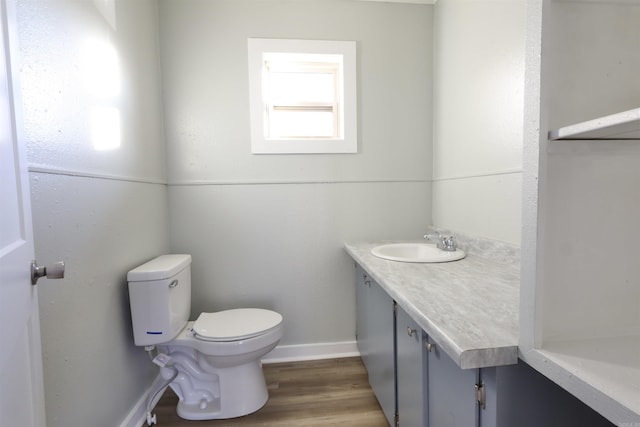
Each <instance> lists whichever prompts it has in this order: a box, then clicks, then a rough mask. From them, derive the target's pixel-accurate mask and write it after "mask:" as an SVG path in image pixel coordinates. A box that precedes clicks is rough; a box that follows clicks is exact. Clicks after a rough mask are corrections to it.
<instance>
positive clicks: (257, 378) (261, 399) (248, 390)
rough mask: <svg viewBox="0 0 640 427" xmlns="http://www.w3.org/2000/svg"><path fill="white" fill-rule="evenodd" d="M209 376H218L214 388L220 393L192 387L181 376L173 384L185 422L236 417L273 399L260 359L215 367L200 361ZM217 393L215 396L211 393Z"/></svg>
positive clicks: (257, 408) (178, 410) (179, 414)
mask: <svg viewBox="0 0 640 427" xmlns="http://www.w3.org/2000/svg"><path fill="white" fill-rule="evenodd" d="M200 362H201V364H202V365H204V366H202V367H203V368H204V370H205V371H206V372H207V374H209V375H214V376H215V377H217V381H214V383H213V384H212V385H215V388H217V389H218V390H212V389H211V388H209V387H207V388H209V390H202V389H200V387H192V386H191V385H192V384H188V383H187V382H185V381H180V376H179V377H178V378H177V379H176V381H174V382H172V383H171V384H170V386H171V388H172V389H173V390H174V391H175V392H176V394H177V395H178V397H179V399H180V401H179V402H178V406H177V408H176V411H177V413H178V416H179V417H180V418H183V419H185V420H216V419H227V418H236V417H241V416H243V415H248V414H251V413H253V412H255V411H257V410H259V409H260V408H262V407H263V406H264V405H265V404H266V403H267V400H268V399H269V392H268V391H267V385H266V383H265V380H264V374H263V372H262V365H261V362H260V361H259V360H257V361H252V362H249V363H245V364H243V365H239V366H233V367H226V368H215V367H212V366H211V365H209V364H208V363H206V362H205V361H203V360H200ZM211 391H213V393H212V392H211Z"/></svg>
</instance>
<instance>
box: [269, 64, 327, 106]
mask: <svg viewBox="0 0 640 427" xmlns="http://www.w3.org/2000/svg"><path fill="white" fill-rule="evenodd" d="M334 76H335V75H334V74H333V73H294V72H290V73H289V72H272V73H270V88H269V89H270V96H269V102H270V103H271V105H301V104H303V103H314V104H317V103H324V104H333V103H334V101H335V87H334V85H335V83H334Z"/></svg>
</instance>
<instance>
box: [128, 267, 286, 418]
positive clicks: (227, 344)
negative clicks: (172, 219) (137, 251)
mask: <svg viewBox="0 0 640 427" xmlns="http://www.w3.org/2000/svg"><path fill="white" fill-rule="evenodd" d="M127 281H128V283H129V298H130V305H131V317H132V323H133V337H134V341H135V344H136V345H138V346H144V347H145V349H146V350H147V351H149V352H150V354H153V352H154V351H156V352H157V355H155V357H154V359H153V361H154V363H156V364H157V365H158V366H160V376H161V377H162V379H164V381H165V383H164V387H166V384H167V383H168V385H169V386H170V387H171V388H172V389H173V390H174V391H175V393H176V394H177V395H178V398H179V403H178V407H177V413H178V416H180V417H181V418H184V419H187V420H211V419H226V418H235V417H240V416H243V415H247V414H250V413H252V412H255V411H257V410H258V409H260V408H261V407H262V406H264V404H265V403H266V402H267V399H268V398H269V395H268V392H267V387H266V384H265V380H264V374H263V372H262V365H261V361H260V359H261V358H262V357H263V356H264V355H266V354H267V353H268V352H270V351H271V350H272V349H273V348H274V347H275V346H276V345H277V344H278V342H279V341H280V339H281V338H282V333H283V331H282V316H281V315H280V314H279V313H276V312H274V311H271V310H264V309H259V308H240V309H233V310H225V311H219V312H215V313H201V314H200V315H199V316H198V318H197V319H196V320H195V321H189V315H190V311H191V255H162V256H159V257H157V258H154V259H152V260H151V261H149V262H147V263H145V264H142V265H141V266H139V267H137V268H134V269H133V270H131V271H129V273H128V274H127ZM162 389H163V390H164V388H162Z"/></svg>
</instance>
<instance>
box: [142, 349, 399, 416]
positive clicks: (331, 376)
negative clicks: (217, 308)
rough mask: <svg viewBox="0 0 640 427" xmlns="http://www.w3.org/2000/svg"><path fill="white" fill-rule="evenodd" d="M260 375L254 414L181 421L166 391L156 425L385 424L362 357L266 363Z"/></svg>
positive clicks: (169, 391) (157, 407) (170, 394)
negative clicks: (260, 394) (265, 395)
mask: <svg viewBox="0 0 640 427" xmlns="http://www.w3.org/2000/svg"><path fill="white" fill-rule="evenodd" d="M264 374H265V379H266V381H267V387H268V388H269V401H268V402H267V404H266V405H265V406H264V407H263V408H262V409H260V410H259V411H258V412H255V413H253V414H250V415H247V416H244V417H240V418H234V419H231V420H211V421H187V420H183V419H180V418H179V417H178V416H177V415H176V404H177V402H178V398H177V397H176V395H175V394H174V393H173V391H172V390H171V389H167V391H166V392H165V394H164V396H163V397H162V398H161V399H160V402H159V403H158V405H157V406H156V409H155V413H156V415H157V418H158V423H157V425H158V426H166V427H196V426H198V427H218V426H225V427H246V426H267V427H269V426H273V427H275V426H278V427H299V426H305V427H314V426H338V425H340V426H349V427H388V423H387V421H386V419H385V417H384V415H383V413H382V410H381V409H380V406H379V405H378V401H377V400H376V398H375V396H374V395H373V391H372V390H371V388H370V387H369V383H368V381H367V372H366V370H365V368H364V365H363V364H362V361H361V360H360V358H357V357H356V358H345V359H330V360H317V361H308V362H293V363H279V364H270V365H264ZM143 425H144V426H146V423H145V424H143Z"/></svg>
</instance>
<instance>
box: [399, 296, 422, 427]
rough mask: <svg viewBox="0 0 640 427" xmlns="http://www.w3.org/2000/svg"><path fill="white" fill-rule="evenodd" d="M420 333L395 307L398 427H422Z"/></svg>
mask: <svg viewBox="0 0 640 427" xmlns="http://www.w3.org/2000/svg"><path fill="white" fill-rule="evenodd" d="M423 335H424V333H423V331H422V329H421V328H420V327H419V326H418V325H417V324H416V322H414V321H413V319H411V317H409V315H408V314H407V313H406V312H405V311H404V310H403V309H402V308H401V307H399V306H398V308H397V314H396V345H397V349H396V351H397V355H396V356H397V359H396V363H397V365H396V366H397V377H398V378H397V387H398V417H399V424H400V427H423V426H425V425H426V424H425V423H426V421H425V406H426V400H425V397H426V394H425V392H424V390H425V387H426V384H425V381H426V376H425V369H426V364H425V362H426V361H425V360H423V358H424V357H426V356H425V352H424V351H423V348H424V345H423V339H424V338H426V337H424V338H423Z"/></svg>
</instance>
